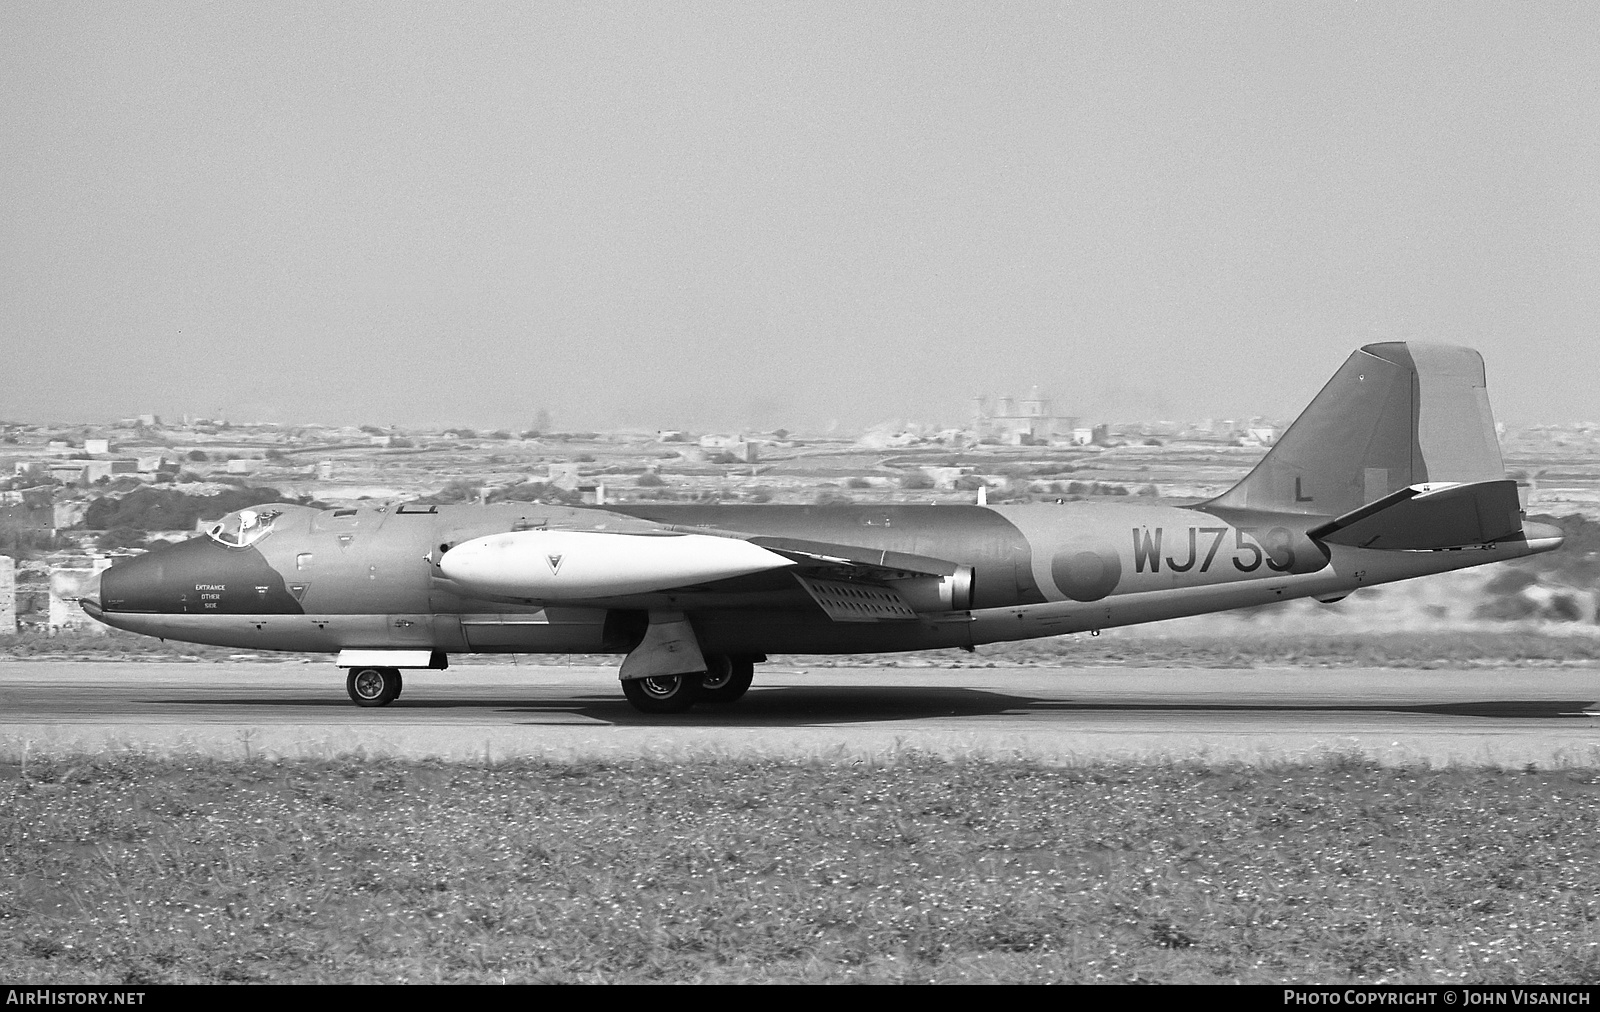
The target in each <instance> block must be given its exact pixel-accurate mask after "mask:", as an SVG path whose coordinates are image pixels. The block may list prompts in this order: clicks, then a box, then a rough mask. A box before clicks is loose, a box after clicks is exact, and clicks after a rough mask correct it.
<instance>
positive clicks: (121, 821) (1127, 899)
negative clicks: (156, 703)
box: [0, 753, 1600, 983]
mask: <svg viewBox="0 0 1600 1012" xmlns="http://www.w3.org/2000/svg"><path fill="white" fill-rule="evenodd" d="M1597 793H1600V774H1597V773H1596V771H1594V770H1578V769H1572V770H1551V771H1543V770H1527V771H1522V772H1497V771H1482V770H1469V769H1427V768H1412V769H1393V768H1389V769H1385V768H1379V767H1377V766H1375V765H1371V764H1369V763H1367V762H1365V761H1363V760H1361V759H1359V758H1358V757H1355V756H1348V755H1331V756H1328V757H1325V758H1324V759H1322V760H1320V761H1317V762H1310V763H1301V764H1294V765H1283V766H1279V767H1270V768H1253V767H1252V768H1245V767H1236V768H1235V767H1212V768H1206V767H1202V766H1199V765H1188V764H1174V763H1168V764H1146V765H1127V764H1094V765H1088V766H1084V767H1081V768H1068V769H1062V768H1054V767H1044V766H1035V765H1029V764H1025V763H1014V762H998V761H987V760H964V761H956V762H950V761H943V760H939V759H935V758H931V757H928V756H924V755H920V754H915V753H906V754H900V755H897V756H894V757H892V758H890V759H889V760H886V761H882V762H855V763H851V762H848V761H843V760H840V761H824V760H817V761H811V762H781V761H761V760H736V759H727V758H721V759H717V760H716V761H712V760H694V761H689V762H685V763H679V764H666V763H647V762H646V763H636V762H630V763H607V762H591V763H585V764H553V763H532V762H526V763H512V764H506V765H501V766H466V765H444V764H430V763H408V762H398V761H369V760H362V759H354V758H347V759H337V760H327V761H306V762H290V763H270V762H261V761H254V762H252V761H232V762H228V761H212V760H203V759H194V760H154V759H148V758H142V757H137V756H124V757H118V758H106V759H79V760H72V759H63V758H52V759H47V760H35V761H33V762H31V763H30V764H28V765H27V766H26V767H23V766H19V765H15V764H13V765H10V766H4V767H0V802H3V803H0V977H5V978H7V979H12V980H29V981H50V982H72V981H82V982H119V981H120V982H127V983H141V982H163V981H173V982H184V981H228V980H238V981H285V982H287V981H417V982H431V981H476V982H489V981H496V982H498V981H502V980H505V981H624V982H626V981H713V982H746V981H748V982H761V981H839V980H860V981H995V982H1000V981H1085V982H1126V981H1161V982H1215V981H1246V982H1287V981H1300V982H1344V981H1391V982H1406V981H1410V982H1436V981H1453V982H1507V981H1522V982H1583V983H1594V982H1595V981H1596V980H1597V978H1600V930H1597V924H1596V919H1597V916H1600V902H1597V901H1596V900H1595V896H1596V895H1600V861H1597V860H1596V857H1597V855H1596V849H1597V843H1596V841H1597V840H1600V833H1597V830H1600V825H1597V823H1600V806H1597V805H1596V804H1595V801H1596V795H1597Z"/></svg>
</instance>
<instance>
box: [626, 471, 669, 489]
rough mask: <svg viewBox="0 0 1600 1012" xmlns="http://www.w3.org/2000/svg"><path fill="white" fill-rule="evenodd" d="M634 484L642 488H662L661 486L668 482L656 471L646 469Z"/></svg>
mask: <svg viewBox="0 0 1600 1012" xmlns="http://www.w3.org/2000/svg"><path fill="white" fill-rule="evenodd" d="M634 484H635V485H638V486H639V487H640V488H660V487H661V486H663V485H665V484H666V482H665V481H663V480H662V479H661V476H660V475H659V474H656V473H655V472H654V471H646V472H645V473H644V474H641V475H639V478H638V480H637V481H635V482H634Z"/></svg>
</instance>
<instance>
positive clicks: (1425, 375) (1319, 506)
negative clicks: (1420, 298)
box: [1208, 342, 1505, 517]
mask: <svg viewBox="0 0 1600 1012" xmlns="http://www.w3.org/2000/svg"><path fill="white" fill-rule="evenodd" d="M1504 477H1505V465H1504V463H1503V462H1502V459H1501V456H1500V444H1499V442H1498V440H1496V438H1495V432H1494V416H1493V414H1492V413H1491V412H1490V410H1489V396H1488V390H1487V388H1486V385H1485V382H1484V370H1483V357H1482V356H1481V355H1479V354H1478V353H1477V352H1476V351H1474V350H1472V349H1471V348H1462V347H1458V346H1455V345H1441V344H1417V343H1406V342H1390V343H1385V344H1369V345H1367V346H1365V347H1363V348H1361V349H1360V350H1358V351H1356V352H1354V353H1352V354H1351V356H1350V357H1349V358H1348V359H1346V360H1345V363H1344V365H1343V366H1341V367H1340V368H1339V371H1338V372H1336V373H1334V375H1333V379H1331V380H1329V381H1328V383H1327V385H1326V386H1324V387H1323V388H1322V390H1321V391H1320V392H1319V393H1318V394H1317V396H1316V397H1315V398H1313V399H1312V401H1311V404H1310V405H1309V406H1308V407H1307V408H1306V409H1305V411H1303V412H1301V414H1300V417H1299V418H1296V419H1295V421H1294V424H1292V425H1290V426H1289V429H1288V431H1286V432H1285V433H1284V434H1283V436H1282V438H1280V439H1279V440H1278V441H1277V443H1276V444H1275V445H1274V446H1273V447H1272V449H1271V450H1269V451H1268V452H1267V455H1266V456H1265V457H1263V458H1262V459H1261V462H1260V463H1259V464H1257V465H1256V466H1255V469H1254V470H1252V471H1251V472H1250V473H1249V474H1248V475H1246V476H1245V478H1244V480H1243V481H1241V482H1239V484H1237V485H1235V486H1234V487H1233V488H1231V489H1229V490H1228V491H1227V492H1225V493H1223V494H1222V495H1221V496H1218V497H1217V498H1216V499H1213V500H1212V501H1211V502H1210V503H1209V504H1208V505H1211V506H1218V507H1225V508H1232V509H1251V510H1266V511H1271V512H1278V513H1302V514H1310V515H1314V516H1330V517H1332V516H1341V515H1343V514H1345V513H1348V512H1350V511H1352V510H1355V509H1359V508H1360V507H1362V506H1364V505H1366V504H1368V503H1371V502H1375V501H1377V500H1379V499H1382V498H1383V497H1384V496H1387V495H1389V494H1391V493H1393V492H1396V491H1399V490H1400V489H1403V488H1406V487H1408V486H1411V485H1418V484H1422V483H1424V482H1479V481H1494V480H1497V479H1502V478H1504Z"/></svg>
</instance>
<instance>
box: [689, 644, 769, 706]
mask: <svg viewBox="0 0 1600 1012" xmlns="http://www.w3.org/2000/svg"><path fill="white" fill-rule="evenodd" d="M755 677H756V664H755V662H754V661H752V660H751V659H750V658H748V657H729V656H727V655H726V654H708V655H706V673H705V674H703V675H701V676H700V702H702V703H732V702H735V701H737V700H738V699H739V698H740V697H741V696H743V695H744V694H745V692H746V691H748V690H749V688H750V683H751V682H752V681H753V680H754V679H755Z"/></svg>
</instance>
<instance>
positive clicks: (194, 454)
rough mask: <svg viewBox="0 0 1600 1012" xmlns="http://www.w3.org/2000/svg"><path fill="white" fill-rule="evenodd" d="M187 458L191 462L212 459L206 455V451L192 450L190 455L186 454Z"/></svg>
mask: <svg viewBox="0 0 1600 1012" xmlns="http://www.w3.org/2000/svg"><path fill="white" fill-rule="evenodd" d="M186 456H187V457H188V458H189V459H190V460H210V459H211V458H210V457H209V456H207V455H206V451H204V450H190V451H189V452H188V454H186Z"/></svg>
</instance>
